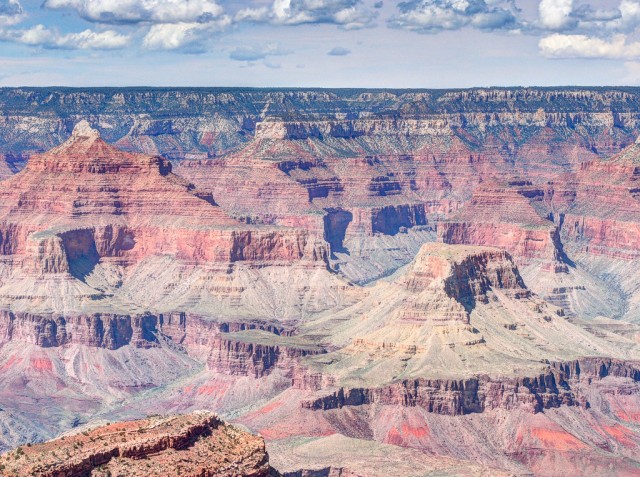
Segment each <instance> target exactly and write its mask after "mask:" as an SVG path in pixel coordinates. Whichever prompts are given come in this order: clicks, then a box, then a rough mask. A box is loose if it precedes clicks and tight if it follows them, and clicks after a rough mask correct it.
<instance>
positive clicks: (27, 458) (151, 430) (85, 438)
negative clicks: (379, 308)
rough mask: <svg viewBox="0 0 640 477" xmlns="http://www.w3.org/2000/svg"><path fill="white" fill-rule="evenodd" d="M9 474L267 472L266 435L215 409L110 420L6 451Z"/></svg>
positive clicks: (259, 476)
mask: <svg viewBox="0 0 640 477" xmlns="http://www.w3.org/2000/svg"><path fill="white" fill-rule="evenodd" d="M0 470H2V472H3V475H31V476H34V477H36V476H37V477H55V476H60V475H65V476H69V477H74V476H84V475H91V476H99V475H128V476H148V475H167V476H172V475H176V476H177V475H191V476H203V475H206V476H210V477H214V476H220V477H222V476H225V477H232V476H235V477H266V476H268V475H269V456H268V455H267V453H266V451H265V447H264V442H263V440H262V438H260V437H257V436H253V435H251V434H248V433H246V432H243V431H240V430H239V429H236V428H234V427H232V426H229V425H227V424H225V423H224V422H222V421H221V420H220V419H218V417H217V416H216V415H215V414H212V413H208V412H196V413H193V414H191V415H183V416H175V417H165V418H162V417H151V418H148V419H145V420H142V421H131V422H122V423H119V424H107V425H106V426H102V427H98V428H95V429H90V430H86V431H83V432H82V433H78V434H73V435H67V436H64V437H61V438H59V439H57V440H54V441H50V442H46V443H44V444H37V445H34V446H32V445H29V446H22V447H19V448H17V449H16V450H14V451H12V452H9V453H7V454H4V455H2V456H0Z"/></svg>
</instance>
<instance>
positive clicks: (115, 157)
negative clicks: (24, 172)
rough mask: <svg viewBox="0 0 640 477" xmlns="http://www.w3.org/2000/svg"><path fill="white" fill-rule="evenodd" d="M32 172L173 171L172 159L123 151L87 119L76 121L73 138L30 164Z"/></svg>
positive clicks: (132, 172)
mask: <svg viewBox="0 0 640 477" xmlns="http://www.w3.org/2000/svg"><path fill="white" fill-rule="evenodd" d="M26 168H27V169H28V170H31V171H48V172H70V173H76V174H78V173H94V174H120V173H124V174H160V175H162V176H166V175H167V174H169V173H170V172H171V162H169V160H168V159H165V158H163V157H160V156H149V155H145V154H136V153H130V152H125V151H121V150H120V149H117V148H115V147H113V146H111V145H109V144H107V143H106V142H105V141H104V140H103V139H101V137H100V133H99V132H98V131H97V130H96V129H93V128H92V127H91V126H90V125H89V123H88V122H87V121H84V120H83V121H80V122H79V123H78V124H76V126H75V128H74V129H73V132H72V133H71V137H69V139H67V140H66V141H65V142H64V143H62V144H60V145H59V146H58V147H55V148H53V149H51V150H50V151H48V152H46V153H44V154H37V155H34V156H32V158H31V159H30V160H29V162H28V163H27V166H26Z"/></svg>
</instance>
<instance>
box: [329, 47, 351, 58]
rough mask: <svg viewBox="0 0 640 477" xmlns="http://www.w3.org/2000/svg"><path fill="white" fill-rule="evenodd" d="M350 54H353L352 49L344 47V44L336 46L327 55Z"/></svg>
mask: <svg viewBox="0 0 640 477" xmlns="http://www.w3.org/2000/svg"><path fill="white" fill-rule="evenodd" d="M350 54H351V50H349V49H347V48H344V47H342V46H335V47H333V48H331V49H330V50H329V51H328V52H327V55H329V56H347V55H350Z"/></svg>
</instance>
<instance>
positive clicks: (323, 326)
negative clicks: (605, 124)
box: [0, 112, 640, 476]
mask: <svg viewBox="0 0 640 477" xmlns="http://www.w3.org/2000/svg"><path fill="white" fill-rule="evenodd" d="M538 116H540V117H538ZM543 116H544V112H542V113H539V114H538V113H536V114H534V115H529V116H527V115H526V114H523V115H521V116H508V115H506V113H500V114H499V115H498V114H497V115H496V116H495V118H494V119H493V120H492V121H498V122H500V121H502V122H505V123H509V124H516V126H517V125H518V124H519V123H518V121H524V122H533V123H535V124H538V123H537V122H540V121H541V124H542V125H543V126H544V125H545V124H546V125H548V126H544V127H546V128H547V129H546V130H545V129H544V127H543V126H540V127H541V129H540V130H538V133H537V135H533V136H531V137H528V138H527V141H528V142H526V143H523V144H522V145H521V149H520V150H519V151H518V152H519V154H520V155H521V156H520V157H522V158H524V159H523V161H526V162H525V164H526V167H524V166H523V169H522V170H518V169H517V168H516V167H511V166H510V165H508V161H507V160H506V159H505V156H504V154H507V152H505V151H508V148H501V147H498V145H499V144H500V139H499V137H498V136H492V135H491V134H490V133H487V134H486V137H485V139H484V143H483V144H482V145H481V146H480V145H477V144H475V143H474V140H473V138H470V137H465V136H464V135H463V133H461V132H460V130H458V129H456V131H457V132H455V134H454V133H453V132H452V128H458V127H459V126H460V125H457V123H456V122H455V121H458V120H459V118H458V119H456V118H454V117H453V116H451V117H446V118H445V117H444V116H443V117H442V118H440V119H438V118H429V119H424V118H423V119H420V118H417V119H416V118H413V119H410V118H401V119H386V118H374V119H366V118H364V119H362V118H361V119H353V120H351V119H349V120H347V119H345V120H344V121H343V120H338V119H335V120H322V119H309V120H291V121H277V120H272V121H265V122H262V123H259V124H257V125H256V127H255V136H254V137H253V138H251V139H250V140H248V141H247V142H246V143H244V144H243V145H241V146H238V147H235V148H234V149H233V150H232V151H231V152H229V153H227V154H224V155H223V156H221V157H218V158H214V159H208V160H203V159H201V158H198V159H192V160H184V161H182V162H180V163H179V165H177V166H175V167H174V165H173V164H172V163H171V162H170V161H169V160H168V159H166V158H164V157H162V156H159V155H153V154H151V155H148V154H142V153H133V152H125V151H122V150H120V149H118V148H116V147H115V146H113V145H110V144H108V143H107V142H106V141H104V140H103V139H102V138H101V137H100V133H99V132H98V131H97V130H96V129H93V128H92V127H91V126H90V124H89V123H88V122H86V121H82V122H79V123H78V124H77V125H76V126H75V128H74V129H73V132H72V134H71V136H70V137H69V138H68V139H67V140H66V141H64V142H63V143H62V144H60V145H58V146H56V147H54V148H53V149H51V150H50V151H48V152H45V153H42V154H34V155H32V156H31V157H30V158H29V161H28V162H27V164H26V166H25V167H24V168H23V169H22V170H21V171H20V172H18V173H17V174H13V170H10V169H9V165H8V164H9V163H8V162H6V161H4V160H3V161H2V162H1V164H5V162H6V164H7V166H6V168H4V169H0V178H3V180H1V181H0V409H1V410H0V446H1V448H2V450H4V451H9V449H13V450H11V451H9V452H8V453H5V454H4V455H3V456H1V457H0V469H2V471H1V472H4V473H3V474H2V475H5V474H6V475H42V476H44V475H51V476H53V475H68V476H72V475H74V476H75V475H112V476H115V475H151V473H153V474H154V475H155V474H158V475H159V474H166V475H193V476H196V475H197V476H203V475H207V476H217V475H221V476H222V475H247V476H253V475H255V476H261V475H267V474H268V472H270V471H271V472H275V470H273V469H276V470H277V471H279V472H280V473H281V474H282V475H285V476H303V475H304V476H306V475H349V476H351V475H353V476H383V475H407V476H413V475H415V476H418V475H432V474H433V475H487V476H489V475H491V476H493V475H532V474H533V475H543V476H566V475H578V474H581V475H603V476H604V475H621V476H628V475H640V427H639V426H640V347H639V345H638V343H639V341H638V337H639V336H640V327H639V326H638V324H637V323H638V322H640V319H639V317H640V315H639V314H638V313H639V312H640V295H638V287H639V285H640V272H638V270H637V267H635V265H634V264H635V261H636V260H637V258H638V256H639V254H640V238H639V237H640V235H639V234H640V225H639V224H640V206H639V205H638V200H639V199H640V193H639V192H638V190H639V188H638V186H637V184H636V182H637V176H638V172H637V169H638V164H640V149H639V146H638V145H637V144H631V145H630V146H629V147H627V148H625V149H623V150H622V151H621V152H620V151H617V149H619V146H620V144H619V141H618V139H616V138H615V137H613V136H611V135H609V134H608V133H604V132H603V133H602V134H601V135H599V136H598V137H597V138H595V139H594V141H600V142H598V144H599V145H601V146H602V148H603V150H606V151H609V152H610V154H609V155H608V156H607V158H602V157H600V156H598V155H597V154H596V153H594V152H593V151H591V152H588V150H587V149H584V150H583V149H579V148H578V146H580V147H582V143H581V142H580V140H579V139H576V138H575V137H571V138H567V139H566V141H565V142H558V139H557V137H556V136H554V133H553V129H552V128H554V127H557V124H558V122H562V119H561V118H556V117H555V116H552V115H548V116H545V117H543ZM464 120H465V121H466V122H472V123H473V124H476V125H477V126H478V127H480V126H482V127H489V125H487V124H485V121H486V117H484V116H483V115H476V116H473V115H471V116H469V115H468V116H465V119H464ZM587 120H589V121H595V122H597V121H598V120H599V119H598V118H596V117H593V118H591V119H589V118H586V119H584V121H587ZM516 126H514V127H516ZM517 127H519V126H517ZM488 130H489V129H487V131H488ZM514 134H515V133H514ZM210 139H211V140H212V141H213V139H212V138H210ZM131 140H132V141H133V139H131ZM552 140H553V141H556V142H554V144H556V143H557V147H555V146H554V147H552V146H551V145H549V144H550V141H551V142H553V141H552ZM121 144H123V145H125V146H126V145H127V144H126V141H124V140H123V141H121ZM576 148H578V149H576ZM576 151H578V152H576ZM538 157H539V159H537V158H538ZM560 158H564V160H565V162H563V163H562V165H558V164H559V161H560ZM14 162H15V159H14ZM11 164H13V163H11ZM547 166H548V167H547ZM12 167H14V166H13V165H12ZM5 169H6V170H5ZM4 177H6V178H4ZM201 409H206V410H208V411H197V410H201ZM196 411H197V412H196ZM211 411H215V412H216V413H218V414H219V415H220V416H221V418H222V419H224V420H225V421H228V422H231V423H233V424H234V425H238V426H243V427H242V428H243V429H245V430H240V428H236V427H232V426H231V425H228V424H224V423H223V422H222V421H221V420H220V419H219V418H218V417H217V416H216V415H214V414H212V413H211ZM194 412H195V413H194ZM150 414H153V415H167V416H168V417H157V416H156V417H147V416H148V415H150ZM116 421H122V422H119V423H118V424H108V425H107V424H106V423H107V422H116ZM76 428H77V429H76ZM251 432H253V433H256V434H257V433H259V434H260V436H257V435H252V434H251ZM60 434H64V436H63V437H61V436H60ZM51 439H55V440H51ZM43 441H48V442H45V443H43V444H38V443H39V442H43ZM26 443H29V445H28V446H27V445H26ZM265 445H266V451H268V454H267V452H266V451H265ZM17 446H21V447H20V448H19V450H17V449H16V447H17ZM270 467H271V468H272V469H271V470H270ZM178 471H179V472H180V473H179V474H178ZM145 472H147V474H145Z"/></svg>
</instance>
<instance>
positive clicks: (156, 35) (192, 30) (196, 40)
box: [142, 15, 231, 53]
mask: <svg viewBox="0 0 640 477" xmlns="http://www.w3.org/2000/svg"><path fill="white" fill-rule="evenodd" d="M230 24H231V19H230V18H229V17H228V16H226V15H225V16H222V17H221V18H219V19H218V20H217V21H215V22H209V23H159V24H156V25H152V26H151V28H150V29H149V31H148V32H147V34H146V35H145V37H144V39H143V40H142V46H143V48H146V49H148V50H184V51H188V52H191V53H200V52H202V51H204V50H205V43H206V41H207V39H209V38H210V37H211V36H212V34H214V33H216V32H219V31H222V30H224V29H225V28H226V27H227V26H229V25H230Z"/></svg>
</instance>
